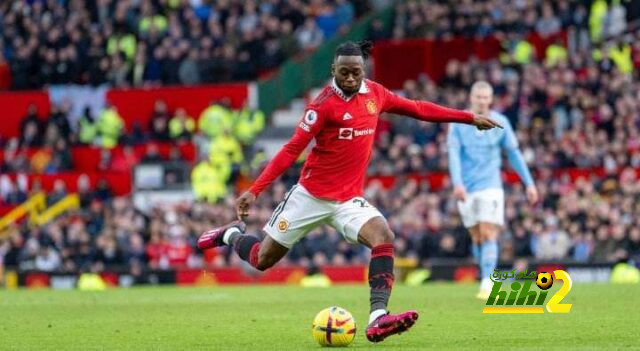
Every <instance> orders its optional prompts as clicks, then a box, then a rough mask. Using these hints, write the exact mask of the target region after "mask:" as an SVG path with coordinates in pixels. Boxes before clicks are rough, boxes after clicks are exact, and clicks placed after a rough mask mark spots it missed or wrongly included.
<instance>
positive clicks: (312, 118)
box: [304, 110, 318, 126]
mask: <svg viewBox="0 0 640 351" xmlns="http://www.w3.org/2000/svg"><path fill="white" fill-rule="evenodd" d="M317 121H318V113H317V112H316V111H314V110H309V111H307V113H306V114H305V115H304V122H305V123H306V124H308V125H310V126H312V125H314V124H315V123H316V122H317Z"/></svg>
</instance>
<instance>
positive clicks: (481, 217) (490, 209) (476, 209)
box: [458, 189, 504, 228]
mask: <svg viewBox="0 0 640 351" xmlns="http://www.w3.org/2000/svg"><path fill="white" fill-rule="evenodd" d="M458 210H459V211H460V217H462V223H463V224H464V226H465V227H466V228H471V227H473V226H475V225H476V224H478V223H479V222H485V223H493V224H496V225H499V226H502V225H504V190H502V189H485V190H480V191H475V192H472V193H467V196H466V197H465V200H464V201H458Z"/></svg>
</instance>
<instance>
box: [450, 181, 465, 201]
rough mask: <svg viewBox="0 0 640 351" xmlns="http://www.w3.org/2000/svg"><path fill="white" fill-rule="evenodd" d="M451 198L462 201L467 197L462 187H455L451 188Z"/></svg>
mask: <svg viewBox="0 0 640 351" xmlns="http://www.w3.org/2000/svg"><path fill="white" fill-rule="evenodd" d="M453 197H454V198H455V199H456V200H458V201H464V199H465V198H466V197H467V192H466V191H465V190H464V187H463V186H460V185H457V186H454V187H453Z"/></svg>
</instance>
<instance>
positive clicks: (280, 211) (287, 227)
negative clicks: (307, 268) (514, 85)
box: [263, 184, 384, 248]
mask: <svg viewBox="0 0 640 351" xmlns="http://www.w3.org/2000/svg"><path fill="white" fill-rule="evenodd" d="M374 217H383V216H382V214H381V213H380V211H378V209H377V208H375V207H373V206H372V205H370V204H369V203H368V202H367V200H365V199H364V198H362V197H354V198H353V199H351V200H348V201H345V202H338V201H328V200H322V199H318V198H317V197H314V196H313V195H311V194H310V193H309V192H308V191H307V189H305V188H304V187H303V186H302V185H300V184H296V185H294V186H293V187H292V188H291V190H289V192H288V193H287V195H286V196H285V198H284V201H282V202H281V203H280V204H279V205H278V207H276V209H275V210H274V211H273V214H272V215H271V219H270V220H269V222H267V224H265V226H264V228H263V229H264V231H265V232H266V233H267V234H268V235H269V236H270V237H272V238H273V240H275V241H277V242H278V243H279V244H280V245H282V246H284V247H287V248H291V247H292V246H293V245H294V244H295V243H296V242H298V241H299V240H300V239H302V238H303V237H304V236H305V235H307V233H309V232H310V231H311V230H313V229H315V228H317V227H318V226H320V225H322V224H328V225H330V226H332V227H333V228H335V229H336V230H337V231H338V232H340V233H342V235H343V236H344V238H345V239H346V240H347V241H348V242H351V243H357V242H358V233H359V232H360V228H362V226H363V225H364V224H365V223H367V221H368V220H370V219H371V218H374ZM383 218H384V217H383Z"/></svg>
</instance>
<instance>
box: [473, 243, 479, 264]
mask: <svg viewBox="0 0 640 351" xmlns="http://www.w3.org/2000/svg"><path fill="white" fill-rule="evenodd" d="M471 256H473V260H474V261H475V262H476V264H480V245H478V244H476V243H472V244H471Z"/></svg>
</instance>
